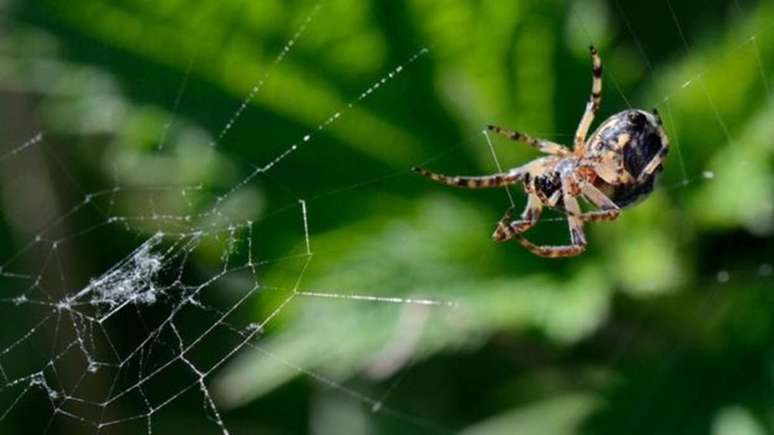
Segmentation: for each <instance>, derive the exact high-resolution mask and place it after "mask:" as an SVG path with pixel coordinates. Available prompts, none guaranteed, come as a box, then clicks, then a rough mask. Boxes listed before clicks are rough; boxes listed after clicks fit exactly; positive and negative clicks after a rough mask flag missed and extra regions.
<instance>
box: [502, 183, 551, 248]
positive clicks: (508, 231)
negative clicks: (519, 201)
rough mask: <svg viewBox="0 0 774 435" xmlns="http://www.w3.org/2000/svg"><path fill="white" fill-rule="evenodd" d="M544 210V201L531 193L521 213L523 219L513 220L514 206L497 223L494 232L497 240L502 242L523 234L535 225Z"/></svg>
mask: <svg viewBox="0 0 774 435" xmlns="http://www.w3.org/2000/svg"><path fill="white" fill-rule="evenodd" d="M542 211H543V202H542V201H541V200H540V198H538V196H537V195H535V194H534V193H531V194H530V195H529V197H528V198H527V205H526V207H524V211H523V212H522V213H521V220H518V221H511V218H512V217H513V207H510V208H509V209H508V210H506V212H505V215H504V216H503V217H502V219H500V221H499V222H498V223H497V229H495V232H494V234H492V239H493V240H494V241H495V242H498V243H502V242H507V241H508V240H511V239H513V238H514V237H515V236H516V235H517V234H521V233H523V232H525V231H527V230H528V229H530V228H532V227H533V226H535V224H536V223H537V221H538V219H540V214H541V212H542Z"/></svg>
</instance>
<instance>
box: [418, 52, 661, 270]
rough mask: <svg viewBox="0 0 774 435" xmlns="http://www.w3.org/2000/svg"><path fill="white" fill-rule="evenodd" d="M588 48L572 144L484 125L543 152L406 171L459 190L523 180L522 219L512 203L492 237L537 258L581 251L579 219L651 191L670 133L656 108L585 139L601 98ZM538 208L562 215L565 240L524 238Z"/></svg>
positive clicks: (601, 217)
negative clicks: (454, 169) (464, 173)
mask: <svg viewBox="0 0 774 435" xmlns="http://www.w3.org/2000/svg"><path fill="white" fill-rule="evenodd" d="M590 50H591V58H592V65H593V80H592V86H591V97H590V99H589V101H588V103H587V104H586V110H585V112H584V113H583V117H582V118H581V120H580V123H579V124H578V128H577V130H576V132H575V142H574V146H573V149H572V150H570V149H569V148H567V147H565V146H563V145H560V144H558V143H554V142H551V141H548V140H545V139H539V138H534V137H532V136H529V135H527V134H524V133H521V132H518V131H511V130H508V129H505V128H502V127H497V126H494V125H490V126H488V129H489V130H490V131H492V132H494V133H497V134H500V135H502V136H505V137H507V138H509V139H511V140H514V141H518V142H523V143H525V144H527V145H530V146H532V147H534V148H537V149H538V150H539V151H541V152H543V153H545V154H548V156H545V157H541V158H538V159H535V160H533V161H531V162H529V163H527V164H525V165H522V166H518V167H515V168H513V169H510V170H508V171H507V172H502V173H497V174H492V175H486V176H475V177H459V176H447V175H442V174H437V173H434V172H430V171H428V170H426V169H423V168H412V170H413V171H414V172H417V173H419V174H420V175H423V176H425V177H427V178H430V179H431V180H435V181H437V182H439V183H441V184H445V185H449V186H455V187H460V188H465V189H479V188H490V187H502V186H510V185H514V184H518V183H522V184H523V186H524V190H525V191H526V193H527V205H526V207H525V209H524V211H523V213H522V214H521V219H520V220H512V216H513V207H510V208H509V209H508V210H507V211H506V212H505V215H504V216H503V217H502V219H500V221H499V222H498V223H497V228H496V229H495V232H494V234H492V238H493V239H494V241H495V242H498V243H501V242H506V241H509V240H517V241H518V242H519V243H521V244H522V245H523V246H524V247H525V248H526V249H527V250H529V251H530V252H532V253H534V254H536V255H539V256H541V257H550V258H557V257H573V256H576V255H580V254H581V253H583V251H585V249H586V236H585V234H584V232H583V224H584V223H586V222H597V221H611V220H614V219H616V218H617V217H618V216H619V214H620V213H621V208H622V207H626V206H630V205H633V204H635V203H636V202H638V201H639V200H641V199H643V198H645V197H646V196H647V195H648V194H650V192H651V191H652V190H653V185H654V183H655V179H656V176H657V175H658V174H659V173H660V172H661V171H662V169H663V166H662V164H663V162H664V158H665V157H666V155H667V152H668V151H669V139H668V138H667V136H666V132H665V131H664V128H663V125H662V122H661V118H660V116H659V115H658V112H657V111H656V110H655V109H654V110H653V112H652V113H648V112H646V111H644V110H639V109H630V110H625V111H623V112H620V113H617V114H615V115H613V116H611V117H610V118H608V119H607V120H605V121H604V122H603V123H602V125H600V126H599V128H598V129H597V130H596V131H595V132H594V133H593V134H592V135H591V137H590V138H589V139H588V140H586V136H587V134H588V131H589V127H590V126H591V124H592V122H593V121H594V116H595V115H596V113H597V111H598V110H599V107H600V104H601V102H602V60H601V58H600V57H599V52H598V51H597V49H596V48H595V47H594V46H591V47H590ZM578 197H583V198H585V199H586V200H588V201H589V202H590V203H591V204H592V205H593V206H594V207H595V210H594V211H585V212H584V211H581V208H580V206H579V204H578ZM544 206H547V207H551V208H554V209H557V210H559V211H561V212H563V213H565V214H566V215H567V222H568V225H569V232H570V244H568V245H560V246H545V245H536V244H534V243H532V242H530V241H529V240H527V239H526V238H525V237H524V236H523V233H524V232H525V231H527V230H529V229H530V228H532V227H533V226H535V224H536V223H537V222H538V220H539V218H540V214H541V212H542V210H543V207H544Z"/></svg>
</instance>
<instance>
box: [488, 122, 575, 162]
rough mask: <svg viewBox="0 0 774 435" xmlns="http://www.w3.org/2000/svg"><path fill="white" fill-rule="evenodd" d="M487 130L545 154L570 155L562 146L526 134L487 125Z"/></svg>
mask: <svg viewBox="0 0 774 435" xmlns="http://www.w3.org/2000/svg"><path fill="white" fill-rule="evenodd" d="M487 128H488V129H489V131H492V132H495V133H497V134H499V135H501V136H505V137H507V138H508V139H510V140H514V141H518V142H523V143H525V144H527V145H530V146H532V147H534V148H537V149H538V151H540V152H543V153H546V154H555V155H559V156H563V155H567V154H569V153H570V150H568V149H567V148H565V147H564V146H562V145H560V144H558V143H555V142H551V141H549V140H545V139H540V138H534V137H532V136H530V135H528V134H525V133H521V132H518V131H514V130H509V129H507V128H503V127H498V126H496V125H489V126H487Z"/></svg>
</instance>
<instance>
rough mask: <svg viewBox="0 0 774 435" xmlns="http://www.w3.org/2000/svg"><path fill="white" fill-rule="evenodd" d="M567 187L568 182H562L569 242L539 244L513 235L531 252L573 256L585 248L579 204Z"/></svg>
mask: <svg viewBox="0 0 774 435" xmlns="http://www.w3.org/2000/svg"><path fill="white" fill-rule="evenodd" d="M569 187H570V186H569V182H566V181H563V182H562V190H563V191H564V196H563V198H564V207H565V209H566V210H567V224H568V225H569V229H570V244H569V245H559V246H539V245H536V244H534V243H532V242H530V241H529V240H527V239H526V238H524V236H522V235H521V234H516V235H514V238H515V239H516V240H518V241H519V243H521V245H522V246H524V247H525V248H527V250H528V251H530V252H532V253H533V254H535V255H538V256H540V257H547V258H559V257H574V256H576V255H580V254H582V253H583V251H585V250H586V234H585V233H584V232H583V220H582V219H581V217H580V214H581V211H580V206H579V205H578V200H577V199H576V198H575V197H574V196H572V195H571V194H570V193H569V192H571V189H570V188H569Z"/></svg>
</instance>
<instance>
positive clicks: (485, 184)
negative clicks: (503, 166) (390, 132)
mask: <svg viewBox="0 0 774 435" xmlns="http://www.w3.org/2000/svg"><path fill="white" fill-rule="evenodd" d="M411 170H412V171H414V172H416V173H417V174H419V175H422V176H424V177H427V178H429V179H431V180H433V181H437V182H439V183H441V184H445V185H447V186H454V187H460V188H463V189H486V188H491V187H504V186H511V185H513V184H516V183H518V182H520V181H521V180H522V179H523V178H524V174H526V172H524V170H523V169H522V168H514V169H512V170H510V171H509V172H503V173H499V174H493V175H484V176H477V177H459V176H448V175H443V174H437V173H435V172H430V171H428V170H427V169H424V168H416V167H415V168H411Z"/></svg>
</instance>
